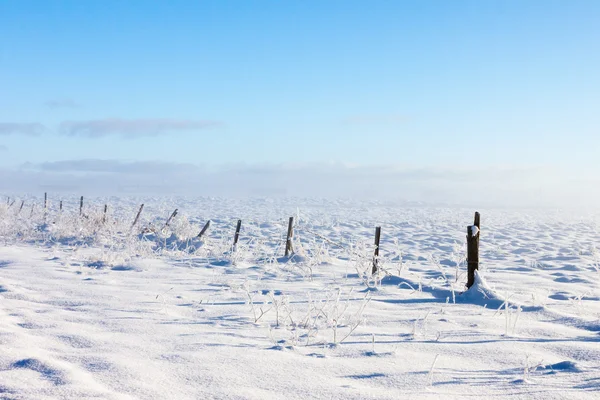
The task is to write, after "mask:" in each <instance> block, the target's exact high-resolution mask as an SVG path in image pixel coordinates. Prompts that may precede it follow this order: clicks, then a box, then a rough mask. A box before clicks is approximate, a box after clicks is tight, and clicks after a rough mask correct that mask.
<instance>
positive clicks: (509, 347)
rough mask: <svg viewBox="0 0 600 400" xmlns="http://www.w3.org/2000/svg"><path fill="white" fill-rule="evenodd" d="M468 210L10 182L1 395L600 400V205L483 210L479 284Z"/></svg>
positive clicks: (0, 280) (0, 274) (2, 213)
mask: <svg viewBox="0 0 600 400" xmlns="http://www.w3.org/2000/svg"><path fill="white" fill-rule="evenodd" d="M142 203H144V208H143V211H142V213H141V215H140V218H139V220H138V221H136V224H135V225H133V222H134V220H135V217H136V215H137V213H138V211H139V208H140V205H141V204H142ZM105 204H106V205H108V207H107V212H106V213H105V212H104V205H105ZM32 205H33V207H32ZM175 209H177V213H176V215H174V216H173V217H172V218H171V219H170V221H168V220H169V217H170V216H171V215H173V214H174V210H175ZM473 211H475V210H471V209H469V210H463V209H442V208H428V207H418V206H411V207H408V206H402V205H396V204H388V203H378V202H371V203H367V202H361V203H358V202H352V201H323V200H310V199H287V200H270V199H253V200H227V199H212V198H200V199H183V198H173V199H147V198H146V199H131V198H108V199H94V200H91V201H89V200H87V199H85V200H84V206H83V209H82V210H81V211H80V205H79V199H75V198H72V199H70V201H67V200H65V202H64V204H63V207H62V210H60V206H59V203H58V200H56V199H51V200H50V201H49V203H48V206H47V208H46V209H44V202H43V199H39V198H38V199H33V198H26V199H25V200H24V203H22V200H21V199H16V200H13V199H9V201H8V202H6V203H5V204H1V205H0V239H1V240H2V242H3V245H2V247H0V321H2V322H1V323H0V349H1V351H0V398H2V399H55V398H73V399H76V398H77V399H83V398H86V399H87V398H102V399H105V398H106V399H201V398H202V399H210V398H216V399H226V398H230V399H281V398H287V399H309V398H322V399H332V398H333V399H371V398H373V399H399V398H437V399H439V398H444V399H447V398H464V397H473V396H477V397H484V398H485V397H493V398H511V399H514V398H540V399H553V398H556V399H558V398H569V399H577V398H594V397H595V396H597V395H598V393H599V391H600V371H599V369H598V360H600V343H599V342H600V321H599V317H600V287H599V283H600V253H599V252H598V250H597V247H598V246H600V233H599V232H598V230H597V226H598V224H597V222H598V216H597V215H594V214H586V215H578V214H574V213H566V212H558V211H556V212H551V213H547V212H546V213H543V212H541V211H509V210H478V211H480V212H481V213H482V222H481V231H479V230H478V231H477V232H479V233H480V235H481V236H480V243H481V248H480V258H481V264H480V271H479V273H478V274H477V275H476V280H475V284H474V285H473V286H472V287H471V289H470V290H468V291H465V287H464V284H465V283H466V279H467V277H466V262H465V253H466V249H465V240H466V233H467V231H466V229H465V228H466V227H467V226H468V225H470V224H471V223H472V220H473ZM292 216H293V217H294V236H293V239H292V246H293V250H294V252H293V254H292V255H291V256H290V257H284V253H285V244H286V234H287V228H288V219H289V217H292ZM238 219H241V220H242V228H241V232H240V237H239V242H238V244H237V246H235V248H234V247H233V246H232V245H233V237H234V231H235V228H236V223H237V220H238ZM209 220H210V221H211V224H210V228H208V230H207V231H206V233H205V234H204V235H203V236H202V237H201V238H198V234H199V233H200V231H201V230H202V228H203V227H204V226H205V224H206V222H208V221H209ZM167 221H168V224H167ZM376 226H381V227H382V234H381V246H380V256H379V259H378V266H379V272H378V273H377V274H375V275H373V274H372V273H371V270H372V266H373V250H374V245H373V240H374V231H375V227H376Z"/></svg>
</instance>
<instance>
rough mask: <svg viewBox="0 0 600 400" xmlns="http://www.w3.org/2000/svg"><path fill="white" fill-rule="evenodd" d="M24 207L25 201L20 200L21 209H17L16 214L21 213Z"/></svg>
mask: <svg viewBox="0 0 600 400" xmlns="http://www.w3.org/2000/svg"><path fill="white" fill-rule="evenodd" d="M24 205H25V200H21V207H19V212H18V213H17V214H20V213H21V210H23V206H24Z"/></svg>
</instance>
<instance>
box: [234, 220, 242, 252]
mask: <svg viewBox="0 0 600 400" xmlns="http://www.w3.org/2000/svg"><path fill="white" fill-rule="evenodd" d="M241 229H242V220H241V219H238V222H237V226H236V227H235V235H233V251H235V250H236V248H237V243H238V240H240V230H241Z"/></svg>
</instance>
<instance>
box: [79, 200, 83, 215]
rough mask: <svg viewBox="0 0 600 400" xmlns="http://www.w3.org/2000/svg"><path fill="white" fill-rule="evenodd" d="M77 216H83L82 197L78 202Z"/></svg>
mask: <svg viewBox="0 0 600 400" xmlns="http://www.w3.org/2000/svg"><path fill="white" fill-rule="evenodd" d="M79 215H80V216H81V215H83V196H81V199H80V200H79Z"/></svg>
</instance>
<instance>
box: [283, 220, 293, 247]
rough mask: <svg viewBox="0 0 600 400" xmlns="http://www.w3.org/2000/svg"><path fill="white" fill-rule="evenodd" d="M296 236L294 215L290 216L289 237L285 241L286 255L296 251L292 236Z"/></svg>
mask: <svg viewBox="0 0 600 400" xmlns="http://www.w3.org/2000/svg"><path fill="white" fill-rule="evenodd" d="M293 237H294V217H290V220H289V222H288V231H287V239H286V241H285V256H286V257H289V256H290V254H293V253H294V247H293V246H292V238H293Z"/></svg>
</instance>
